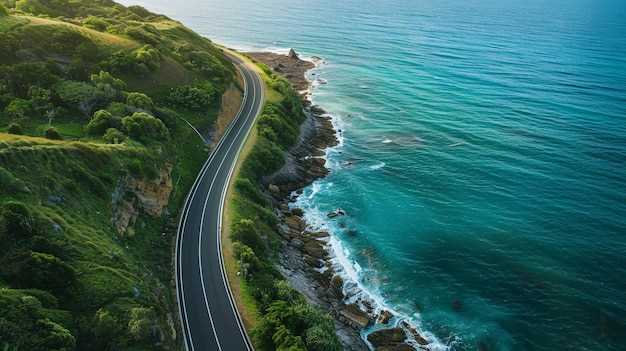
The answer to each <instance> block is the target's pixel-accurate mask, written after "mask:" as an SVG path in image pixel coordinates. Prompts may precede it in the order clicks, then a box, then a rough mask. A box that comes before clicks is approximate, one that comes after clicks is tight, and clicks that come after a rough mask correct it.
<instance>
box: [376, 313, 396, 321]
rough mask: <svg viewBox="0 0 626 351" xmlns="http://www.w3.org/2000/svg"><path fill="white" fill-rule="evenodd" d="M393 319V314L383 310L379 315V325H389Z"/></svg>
mask: <svg viewBox="0 0 626 351" xmlns="http://www.w3.org/2000/svg"><path fill="white" fill-rule="evenodd" d="M391 317H393V314H391V312H389V311H387V310H382V311H381V312H380V314H379V315H378V320H377V321H378V323H381V324H387V323H389V320H390V319H391Z"/></svg>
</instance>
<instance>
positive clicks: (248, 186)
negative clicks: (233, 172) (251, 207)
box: [235, 177, 267, 205]
mask: <svg viewBox="0 0 626 351" xmlns="http://www.w3.org/2000/svg"><path fill="white" fill-rule="evenodd" d="M235 189H237V191H239V193H241V195H243V196H244V197H245V198H247V199H250V200H252V201H254V202H256V203H257V204H260V205H265V204H266V203H267V201H266V199H265V198H264V197H263V194H262V193H261V191H259V188H258V186H257V185H256V184H254V183H252V182H251V181H250V179H248V178H241V177H240V178H238V179H237V180H236V181H235Z"/></svg>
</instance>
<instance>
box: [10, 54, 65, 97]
mask: <svg viewBox="0 0 626 351" xmlns="http://www.w3.org/2000/svg"><path fill="white" fill-rule="evenodd" d="M3 54H4V53H3ZM59 74H60V72H59V70H58V67H55V65H54V64H45V63H40V62H38V63H32V62H26V63H18V64H14V65H6V66H0V80H2V81H3V83H5V84H6V86H7V88H8V90H9V92H10V93H11V94H13V95H14V96H17V97H21V98H26V97H27V96H28V90H29V89H30V87H32V86H38V87H42V88H46V89H47V88H50V87H51V86H52V85H53V84H54V83H55V82H56V81H58V79H59V77H58V75H59Z"/></svg>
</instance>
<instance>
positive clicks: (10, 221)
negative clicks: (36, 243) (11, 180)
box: [0, 201, 35, 238]
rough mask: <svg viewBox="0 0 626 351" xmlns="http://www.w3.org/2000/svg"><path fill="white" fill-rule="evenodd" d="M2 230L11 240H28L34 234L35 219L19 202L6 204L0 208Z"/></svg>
mask: <svg viewBox="0 0 626 351" xmlns="http://www.w3.org/2000/svg"><path fill="white" fill-rule="evenodd" d="M0 213H1V214H2V217H1V218H2V230H3V231H5V232H6V233H8V234H9V235H10V236H12V237H13V238H29V237H31V236H32V235H33V234H34V232H35V219H34V217H33V215H32V213H31V212H30V209H29V208H28V207H26V205H24V204H23V203H21V202H13V201H12V202H7V203H5V204H4V205H3V206H2V210H1V212H0Z"/></svg>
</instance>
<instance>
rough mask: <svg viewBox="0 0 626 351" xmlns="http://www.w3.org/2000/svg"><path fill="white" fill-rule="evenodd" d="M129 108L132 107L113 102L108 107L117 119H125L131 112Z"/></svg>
mask: <svg viewBox="0 0 626 351" xmlns="http://www.w3.org/2000/svg"><path fill="white" fill-rule="evenodd" d="M129 107H130V106H128V105H126V104H124V103H121V102H112V103H110V104H109V106H107V111H109V112H110V113H111V114H112V115H113V116H115V117H124V116H127V115H128V114H129V113H130V112H131V111H130V108H129Z"/></svg>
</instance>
